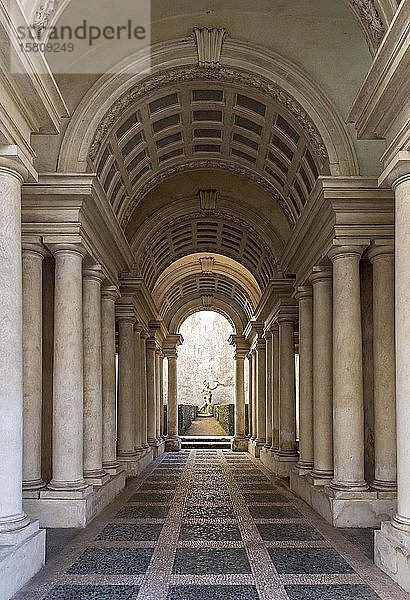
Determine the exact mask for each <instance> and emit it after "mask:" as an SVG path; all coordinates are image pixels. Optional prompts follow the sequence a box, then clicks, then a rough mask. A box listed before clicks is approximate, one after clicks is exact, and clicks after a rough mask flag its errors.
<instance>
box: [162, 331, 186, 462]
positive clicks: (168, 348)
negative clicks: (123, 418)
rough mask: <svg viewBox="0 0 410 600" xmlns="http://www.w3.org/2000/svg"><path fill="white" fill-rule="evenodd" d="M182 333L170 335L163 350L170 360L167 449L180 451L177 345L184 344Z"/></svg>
mask: <svg viewBox="0 0 410 600" xmlns="http://www.w3.org/2000/svg"><path fill="white" fill-rule="evenodd" d="M182 342H183V338H182V335H180V334H176V335H170V336H168V337H167V339H166V340H165V342H164V346H163V351H164V354H165V356H166V358H167V361H168V410H167V437H166V440H165V450H166V451H167V452H178V451H179V450H181V438H180V437H179V436H178V372H177V359H178V352H177V346H179V345H180V344H182Z"/></svg>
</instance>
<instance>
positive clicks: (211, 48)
mask: <svg viewBox="0 0 410 600" xmlns="http://www.w3.org/2000/svg"><path fill="white" fill-rule="evenodd" d="M225 37H226V31H225V29H207V28H206V27H204V28H203V29H198V27H195V28H194V38H195V43H196V48H197V52H198V66H199V67H201V68H205V69H216V68H219V65H220V60H221V53H222V45H223V42H224V39H225Z"/></svg>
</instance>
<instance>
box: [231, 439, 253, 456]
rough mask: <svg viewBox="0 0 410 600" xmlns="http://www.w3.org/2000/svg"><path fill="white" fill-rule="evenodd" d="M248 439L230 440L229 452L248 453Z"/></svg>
mask: <svg viewBox="0 0 410 600" xmlns="http://www.w3.org/2000/svg"><path fill="white" fill-rule="evenodd" d="M248 443H249V440H248V438H246V437H245V436H244V437H234V438H233V439H232V440H231V450H232V452H247V451H248Z"/></svg>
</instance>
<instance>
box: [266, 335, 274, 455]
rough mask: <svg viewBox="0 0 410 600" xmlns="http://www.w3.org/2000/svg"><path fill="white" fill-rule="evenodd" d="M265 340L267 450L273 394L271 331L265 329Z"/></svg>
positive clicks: (270, 437) (270, 433)
mask: <svg viewBox="0 0 410 600" xmlns="http://www.w3.org/2000/svg"><path fill="white" fill-rule="evenodd" d="M264 337H265V340H266V416H265V423H266V436H265V437H266V440H265V448H266V450H269V449H270V447H271V446H272V395H273V389H272V384H273V377H272V367H273V360H272V357H273V339H272V332H271V331H266V332H265V334H264Z"/></svg>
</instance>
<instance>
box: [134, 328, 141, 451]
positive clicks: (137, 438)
mask: <svg viewBox="0 0 410 600" xmlns="http://www.w3.org/2000/svg"><path fill="white" fill-rule="evenodd" d="M134 353H135V358H134V376H135V381H134V395H135V408H134V414H135V421H134V424H135V432H134V446H135V449H136V450H137V451H141V450H142V427H141V404H142V398H141V395H142V394H141V364H140V362H141V327H140V326H138V325H137V326H136V327H135V328H134Z"/></svg>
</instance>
